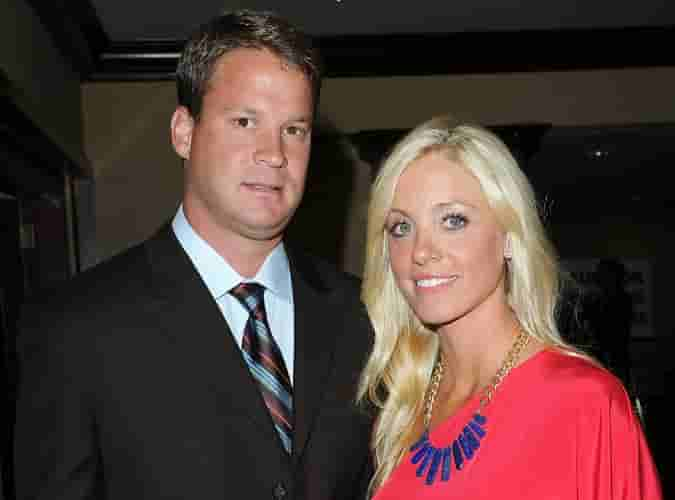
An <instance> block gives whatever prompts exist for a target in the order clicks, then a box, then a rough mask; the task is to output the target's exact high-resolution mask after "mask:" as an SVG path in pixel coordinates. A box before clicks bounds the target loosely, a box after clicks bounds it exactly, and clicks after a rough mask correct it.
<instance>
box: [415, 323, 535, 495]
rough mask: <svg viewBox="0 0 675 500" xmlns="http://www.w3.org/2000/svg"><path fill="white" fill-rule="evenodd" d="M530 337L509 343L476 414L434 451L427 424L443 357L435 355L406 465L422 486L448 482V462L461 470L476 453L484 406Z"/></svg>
mask: <svg viewBox="0 0 675 500" xmlns="http://www.w3.org/2000/svg"><path fill="white" fill-rule="evenodd" d="M530 338H531V337H530V335H529V334H528V333H527V332H525V331H524V330H522V329H521V330H520V333H519V334H518V336H517V337H516V340H515V341H514V342H513V346H511V349H509V351H508V352H507V353H506V356H505V358H504V361H503V362H502V365H501V366H500V367H499V370H497V373H495V375H494V377H493V378H492V381H491V382H490V384H489V385H488V386H487V387H486V388H485V389H484V391H483V394H482V395H481V398H480V401H479V404H478V410H476V412H475V413H474V415H473V417H472V418H471V420H470V421H469V423H468V424H466V425H465V426H464V428H463V429H462V432H460V433H459V435H458V436H457V438H455V439H454V440H453V442H452V443H451V444H450V445H448V446H445V447H443V448H437V447H435V446H434V445H432V444H431V442H430V441H429V423H430V422H431V415H432V413H433V410H434V403H435V402H436V396H437V395H438V388H439V387H440V385H441V380H442V379H443V371H444V367H445V363H444V359H443V354H442V352H439V356H438V360H437V361H436V365H435V366H434V369H433V371H432V374H431V380H430V383H429V389H428V390H427V396H426V398H425V405H424V433H423V434H422V437H421V438H420V439H419V440H418V441H417V442H416V443H415V444H414V445H413V446H412V447H411V448H410V451H411V452H414V453H413V455H412V456H411V458H410V461H411V462H412V463H413V464H414V465H416V464H418V463H419V466H418V467H417V472H416V474H417V476H418V477H422V476H425V475H426V479H425V484H427V485H431V484H433V482H434V480H435V479H436V476H437V474H438V472H439V469H440V472H441V481H448V480H449V479H450V469H451V467H450V462H451V461H452V459H454V462H455V469H457V470H458V471H460V470H462V467H463V466H464V462H465V461H466V460H470V459H471V458H473V456H474V455H475V454H476V452H477V451H478V448H479V447H480V440H481V439H483V438H484V437H485V434H486V432H487V431H486V429H485V424H486V422H487V418H485V416H484V415H483V414H482V413H481V412H482V411H483V409H484V408H485V406H487V404H488V403H490V401H492V398H493V397H494V395H495V392H496V390H497V387H499V385H500V384H501V383H502V381H503V380H504V378H506V376H507V375H508V374H509V372H510V371H511V370H512V369H513V367H514V366H515V365H516V363H517V362H518V359H519V358H520V355H521V353H522V351H523V349H524V348H525V347H526V346H527V344H529V342H530ZM451 457H452V458H451Z"/></svg>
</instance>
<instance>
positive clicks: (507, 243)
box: [504, 233, 513, 260]
mask: <svg viewBox="0 0 675 500" xmlns="http://www.w3.org/2000/svg"><path fill="white" fill-rule="evenodd" d="M512 245H513V244H512V243H511V233H506V236H504V258H505V259H506V260H511V258H512V257H513V248H512Z"/></svg>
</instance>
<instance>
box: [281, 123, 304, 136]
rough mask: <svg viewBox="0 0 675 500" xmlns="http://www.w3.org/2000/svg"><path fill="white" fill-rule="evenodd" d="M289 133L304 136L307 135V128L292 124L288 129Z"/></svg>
mask: <svg viewBox="0 0 675 500" xmlns="http://www.w3.org/2000/svg"><path fill="white" fill-rule="evenodd" d="M286 133H287V134H288V135H293V136H298V137H304V136H306V135H307V129H306V128H304V127H298V126H297V125H291V126H290V127H288V128H287V129H286Z"/></svg>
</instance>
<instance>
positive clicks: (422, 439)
mask: <svg viewBox="0 0 675 500" xmlns="http://www.w3.org/2000/svg"><path fill="white" fill-rule="evenodd" d="M427 441H429V433H428V432H427V431H424V434H422V436H421V437H420V438H419V439H418V440H417V442H416V443H415V444H414V445H412V446H411V447H410V451H415V450H417V449H419V448H420V447H421V446H422V445H423V444H424V443H426V442H427Z"/></svg>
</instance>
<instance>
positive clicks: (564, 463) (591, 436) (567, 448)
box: [374, 349, 662, 500]
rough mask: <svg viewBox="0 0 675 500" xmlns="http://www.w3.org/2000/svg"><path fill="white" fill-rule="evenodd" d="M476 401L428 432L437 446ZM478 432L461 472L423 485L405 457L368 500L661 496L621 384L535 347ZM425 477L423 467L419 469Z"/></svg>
mask: <svg viewBox="0 0 675 500" xmlns="http://www.w3.org/2000/svg"><path fill="white" fill-rule="evenodd" d="M477 407H478V397H475V398H473V399H471V400H470V401H468V402H467V403H466V404H465V405H464V406H463V407H462V408H461V409H460V410H459V411H458V412H457V413H456V414H455V415H453V416H452V417H450V418H449V419H448V420H446V421H445V422H443V423H441V424H439V425H438V426H437V427H436V428H434V429H433V430H432V431H431V433H430V436H429V439H430V441H431V444H432V445H433V446H434V447H436V448H443V447H446V446H447V445H448V444H451V443H452V442H453V440H455V438H457V436H458V435H459V434H460V433H461V432H462V430H463V429H464V428H465V427H466V426H467V423H468V422H469V421H470V420H471V418H472V415H473V414H474V413H475V411H476V409H477ZM483 414H484V415H485V417H486V418H487V421H486V423H485V425H484V428H485V435H484V436H483V437H482V439H479V440H478V442H479V448H478V449H477V450H476V451H475V452H474V454H473V455H472V458H471V459H469V460H466V459H465V460H464V463H463V466H462V469H461V470H457V469H456V468H455V463H454V461H453V462H452V463H451V464H450V467H449V469H450V477H449V478H448V479H447V480H446V481H443V480H441V474H440V473H438V474H436V476H435V480H434V481H433V483H432V484H430V485H427V484H425V477H426V474H423V475H422V477H418V476H416V470H417V469H418V467H419V466H420V462H418V463H417V464H416V465H413V464H412V463H411V457H412V455H414V453H413V452H409V453H407V454H406V455H405V456H404V458H403V460H402V461H401V463H400V464H399V465H398V467H397V468H395V469H394V471H393V473H392V474H391V476H390V477H389V479H388V480H387V481H386V482H385V483H384V484H383V485H382V487H381V488H380V489H379V490H378V491H377V492H376V494H375V496H374V499H375V500H393V499H423V500H427V499H428V500H432V499H450V498H452V499H454V498H457V499H462V500H495V499H500V500H504V499H507V500H511V499H512V500H516V499H518V500H659V499H661V498H662V494H661V487H660V483H659V478H658V475H657V471H656V468H655V466H654V462H653V460H652V456H651V454H650V451H649V448H648V446H647V443H646V441H645V437H644V434H643V432H642V428H641V426H640V423H639V421H638V419H637V418H636V417H635V416H634V414H633V411H632V406H631V402H630V399H629V398H628V396H627V394H626V392H625V390H624V388H623V386H622V385H621V384H620V382H619V381H618V380H617V379H616V378H615V377H614V376H613V375H611V374H610V373H608V372H607V371H605V370H603V369H601V368H599V367H596V366H594V365H593V364H591V363H589V362H588V361H586V360H584V359H580V358H577V357H573V356H569V355H566V354H563V353H561V352H558V351H556V350H552V349H550V350H544V351H541V352H539V353H537V354H535V355H534V356H532V357H531V358H530V359H528V360H527V361H525V362H524V363H522V364H521V365H519V366H517V367H516V368H514V369H513V370H512V371H511V373H510V374H509V375H508V376H507V377H506V378H505V379H504V381H503V382H502V384H501V386H500V387H499V388H498V389H497V392H496V394H495V397H494V399H493V400H492V402H491V403H490V404H488V406H487V407H486V408H485V410H484V411H483ZM426 470H427V471H428V466H427V469H426Z"/></svg>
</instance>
